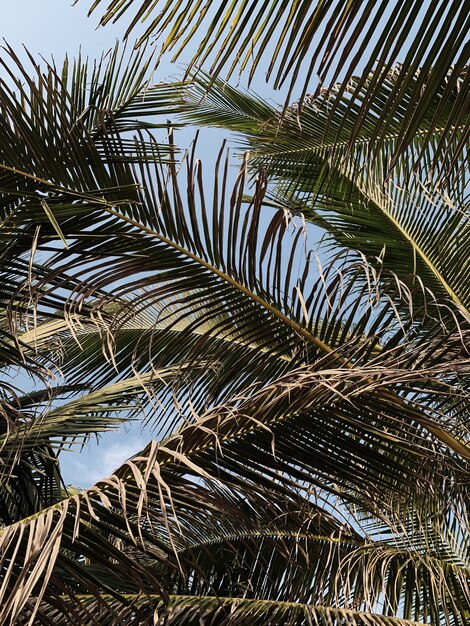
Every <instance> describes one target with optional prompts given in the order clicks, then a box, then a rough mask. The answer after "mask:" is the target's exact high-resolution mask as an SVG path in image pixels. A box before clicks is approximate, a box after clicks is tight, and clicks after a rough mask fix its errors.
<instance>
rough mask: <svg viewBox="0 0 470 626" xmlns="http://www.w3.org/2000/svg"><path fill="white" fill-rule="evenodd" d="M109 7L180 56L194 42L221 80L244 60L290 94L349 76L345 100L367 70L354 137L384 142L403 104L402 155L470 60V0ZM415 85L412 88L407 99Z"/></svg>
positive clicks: (197, 61)
mask: <svg viewBox="0 0 470 626" xmlns="http://www.w3.org/2000/svg"><path fill="white" fill-rule="evenodd" d="M101 5H102V0H96V1H95V2H93V3H92V5H91V9H90V12H92V11H95V10H97V9H101ZM102 14H103V17H102V19H101V23H102V24H106V23H107V22H111V21H116V20H119V19H121V18H122V17H123V16H124V18H126V17H127V19H128V23H129V28H128V30H127V34H129V33H130V32H131V31H132V30H133V29H134V27H136V26H137V24H138V23H139V22H141V21H143V22H147V28H146V30H145V31H144V34H143V35H142V37H141V40H140V41H141V42H142V41H144V40H147V39H149V38H151V37H152V36H155V37H156V38H157V39H158V38H161V39H162V48H161V50H162V53H164V52H166V51H169V50H173V51H174V57H173V59H176V58H177V57H179V56H180V54H181V52H182V51H183V50H184V49H188V48H189V47H191V50H194V51H195V52H194V53H192V52H191V53H190V57H189V58H190V67H191V66H193V65H196V66H198V67H203V68H205V69H206V70H208V71H209V73H210V75H211V77H212V79H215V78H217V76H218V75H219V74H224V75H226V76H227V78H229V77H230V76H231V75H233V74H234V72H235V70H236V69H237V68H239V69H240V71H243V70H245V69H247V68H248V67H249V66H251V67H250V71H249V80H250V81H251V80H252V79H253V78H254V76H255V73H256V70H259V72H261V71H264V72H265V73H266V77H267V80H268V81H271V82H272V84H273V86H274V88H280V87H281V86H283V85H284V84H287V86H288V89H287V102H289V101H290V100H291V99H292V92H293V89H294V86H295V85H296V84H298V85H300V93H301V99H303V98H304V96H305V94H306V93H307V92H308V90H309V89H310V90H312V82H313V81H312V79H313V78H315V79H317V80H316V82H317V84H318V87H317V91H316V92H315V95H318V94H319V93H320V91H321V90H322V89H323V87H324V86H325V85H326V86H328V85H331V84H334V83H335V82H337V81H338V80H339V81H340V82H341V83H342V86H341V87H340V88H339V101H340V103H341V97H342V96H343V95H344V93H345V90H346V85H347V84H348V81H349V79H350V78H352V77H353V76H354V75H358V76H359V79H358V81H357V85H356V87H355V93H361V91H365V93H366V97H365V98H364V99H363V101H362V105H361V107H359V108H358V109H356V106H355V105H354V98H353V99H352V100H351V104H352V106H351V108H350V109H349V110H348V114H352V115H354V116H355V124H354V126H353V128H352V129H351V134H350V141H351V142H352V141H354V140H356V139H357V138H358V137H360V133H361V132H362V131H363V130H365V129H367V130H372V132H373V134H374V137H375V138H376V141H377V144H378V146H379V147H380V146H381V145H382V142H383V141H384V139H385V137H386V136H387V134H389V133H390V130H391V129H392V128H393V126H394V119H395V115H396V112H397V110H398V109H399V108H403V115H404V117H405V119H406V124H405V125H404V129H405V128H406V130H404V132H402V134H401V137H400V141H399V142H397V144H396V145H395V146H394V151H393V159H396V158H397V157H398V155H400V154H401V153H402V151H403V150H404V149H405V148H406V147H407V146H408V145H409V142H410V141H411V140H412V139H413V138H414V136H415V132H416V130H417V129H418V128H419V126H420V125H421V124H422V122H423V120H425V119H426V117H427V116H428V107H429V105H430V103H431V102H432V100H433V99H434V98H435V96H436V94H437V93H439V91H441V90H444V94H445V95H444V101H445V99H446V98H447V96H448V95H449V94H450V93H451V92H452V91H453V89H454V88H455V86H456V85H457V84H458V82H459V81H460V75H461V72H462V69H463V68H464V67H465V65H466V64H467V63H468V41H467V34H468V26H469V17H468V7H466V5H465V3H462V2H460V1H459V0H452V1H451V2H445V3H443V2H441V1H440V0H432V1H431V2H428V3H427V4H426V5H423V3H422V2H420V1H418V0H413V1H411V2H406V3H401V4H399V5H398V6H397V4H396V2H395V1H394V0H386V1H385V2H378V1H377V0H371V1H370V2H367V3H364V2H350V3H346V4H344V3H343V2H338V1H337V0H303V1H301V2H294V3H286V2H284V1H283V0H276V1H274V2H265V1H264V0H254V1H251V2H246V1H245V0H237V1H236V2H230V3H228V5H220V3H217V2H212V1H210V2H204V3H203V2H201V1H200V0H197V1H194V2H190V1H183V0H180V1H178V2H164V1H158V0H142V1H141V2H137V3H136V2H121V1H120V0H111V1H110V2H108V3H107V7H106V9H105V10H102ZM128 16H129V17H128ZM196 42H197V45H195V44H196ZM372 42H373V43H372ZM398 62H401V63H402V65H401V66H400V67H399V69H398V71H397V80H396V82H395V84H394V86H393V88H392V89H390V90H388V93H386V94H385V97H384V98H383V100H382V106H381V112H380V115H379V117H375V111H374V106H375V104H374V103H375V102H376V101H377V100H376V96H377V92H378V91H380V90H381V89H382V87H383V85H384V84H385V85H386V84H387V82H388V72H389V70H390V69H391V68H392V67H393V66H394V65H396V64H397V63H398ZM372 70H375V71H374V75H373V80H370V79H369V76H370V72H371V71H372ZM418 70H419V71H420V75H419V78H418V80H416V79H415V76H416V72H417V71H418ZM469 81H470V76H469V75H468V74H465V78H464V85H463V89H462V91H460V94H459V96H458V98H457V100H458V103H457V105H456V107H455V108H454V109H453V113H452V125H451V126H449V128H448V130H449V131H450V132H451V133H452V128H455V127H457V126H460V125H462V123H464V119H465V116H466V115H467V113H466V111H468V101H467V99H466V98H467V96H466V94H468V86H469V84H470V82H469ZM405 93H408V96H409V97H408V98H407V99H406V100H405V101H404V99H403V95H404V94H405ZM444 101H443V102H442V103H441V105H440V106H439V107H438V108H437V110H436V112H435V115H436V116H439V115H440V112H441V107H443V106H445V105H444ZM333 109H335V104H333ZM330 127H331V129H332V131H333V133H334V132H335V131H336V130H340V131H341V129H337V128H335V127H334V125H333V124H331V126H330ZM343 134H344V133H343ZM339 137H340V135H338V136H337V137H336V140H338V139H339ZM461 148H462V146H461V145H460V144H459V143H458V142H457V143H456V144H454V145H453V149H452V155H458V154H459V153H460V151H461ZM449 149H450V147H447V150H449ZM439 152H440V150H439ZM446 171H447V172H448V171H449V170H448V169H447V170H446Z"/></svg>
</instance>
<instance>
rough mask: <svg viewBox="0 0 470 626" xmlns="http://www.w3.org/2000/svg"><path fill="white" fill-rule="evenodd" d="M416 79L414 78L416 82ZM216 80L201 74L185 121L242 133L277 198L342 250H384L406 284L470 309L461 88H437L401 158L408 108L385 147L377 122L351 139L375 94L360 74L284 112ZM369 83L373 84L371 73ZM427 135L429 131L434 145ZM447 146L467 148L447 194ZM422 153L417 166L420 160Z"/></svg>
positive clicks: (380, 95)
mask: <svg viewBox="0 0 470 626" xmlns="http://www.w3.org/2000/svg"><path fill="white" fill-rule="evenodd" d="M464 76H465V74H464ZM419 78H420V76H419V75H417V76H415V81H416V83H418V81H419ZM398 79H399V74H398V73H397V72H391V73H390V74H389V75H388V76H387V79H386V81H384V84H383V85H381V87H380V89H379V88H377V90H376V92H375V99H374V100H373V101H372V100H370V101H369V105H368V106H369V107H370V109H371V111H369V119H371V120H373V119H379V118H380V116H381V112H382V108H383V106H384V101H385V100H386V97H387V93H388V92H390V91H391V90H393V89H394V88H395V86H396V81H397V80H398ZM461 80H464V78H461ZM211 81H212V79H211V78H210V77H208V76H207V77H205V78H204V77H203V76H202V75H200V74H199V75H198V76H197V77H196V79H195V83H194V87H193V89H190V90H189V91H188V92H187V93H188V95H187V96H186V97H187V99H188V106H189V104H190V103H191V104H192V107H193V109H192V110H186V111H183V113H182V114H183V116H184V117H186V118H187V119H190V120H191V121H193V122H196V123H199V124H208V125H215V126H221V127H224V128H228V129H230V130H232V131H236V132H237V133H239V134H240V135H241V136H242V141H243V143H244V145H245V146H246V147H247V148H248V149H250V156H251V159H252V160H253V165H254V167H255V168H256V167H259V166H261V167H263V168H266V170H267V172H268V174H269V175H270V176H271V177H273V179H274V180H277V182H278V188H277V192H276V196H277V199H278V201H280V202H281V203H282V202H285V203H286V206H288V207H290V208H291V209H293V210H294V211H298V212H302V213H303V214H304V215H305V216H306V217H307V219H309V220H311V221H313V222H314V223H317V224H318V225H319V226H320V227H322V228H325V229H326V230H328V231H329V232H330V233H331V234H332V235H333V237H334V239H335V240H336V241H337V242H339V243H340V244H342V245H343V246H347V247H349V248H356V249H359V250H361V251H362V252H363V253H365V254H367V255H369V256H382V257H383V259H384V263H385V265H386V266H387V267H389V268H391V269H393V271H395V272H396V273H397V274H398V275H399V276H400V277H401V278H402V279H403V280H406V281H411V283H412V281H413V280H416V279H414V278H413V277H414V276H415V277H417V279H418V280H420V281H421V282H422V283H423V284H424V286H425V287H426V288H427V289H429V290H430V291H431V292H433V293H435V294H436V295H438V294H442V296H443V297H450V298H451V299H452V300H453V301H454V303H456V304H457V305H458V306H461V307H463V310H465V311H466V312H467V316H468V315H470V314H469V313H468V311H469V309H470V300H469V291H468V281H467V279H466V276H467V272H468V264H467V260H468V258H469V254H470V251H469V250H468V242H469V241H470V237H469V236H468V229H469V219H468V208H467V207H468V197H467V196H468V189H467V187H468V182H467V178H466V177H467V173H466V168H465V160H466V158H467V148H466V147H465V137H466V133H467V129H468V119H462V123H461V126H459V127H453V128H452V132H450V131H449V124H450V125H452V111H453V109H454V106H455V105H456V103H457V100H458V97H459V90H454V92H451V93H448V92H447V91H446V90H445V89H444V90H442V91H440V92H438V93H437V94H436V97H435V99H434V100H433V101H431V102H429V104H428V107H427V109H426V114H425V115H424V117H423V121H422V125H421V126H420V127H418V128H417V129H416V130H415V136H414V138H413V139H412V140H411V142H410V144H409V146H408V147H407V148H406V150H404V151H403V153H402V155H401V156H400V157H399V158H398V159H395V157H394V154H395V151H396V148H397V145H398V143H399V142H401V141H402V135H403V131H402V129H403V128H404V126H405V125H406V119H405V115H404V111H405V107H404V106H403V107H400V108H398V109H397V111H396V112H395V117H394V123H393V126H392V127H390V129H389V132H388V133H387V134H386V135H384V136H383V141H382V143H381V145H380V149H378V148H377V146H376V136H375V134H374V129H373V123H372V122H371V123H370V124H369V126H368V127H367V128H362V129H361V131H360V133H359V135H358V137H357V139H356V141H355V142H353V143H352V144H351V142H350V135H351V132H352V129H353V128H354V126H355V124H356V120H357V115H358V112H359V110H360V108H361V106H362V103H363V102H364V100H365V99H366V98H368V97H369V96H368V93H367V88H366V87H365V86H364V87H363V88H361V89H360V90H359V91H357V90H356V87H357V85H358V84H359V81H358V80H356V79H354V80H353V81H352V82H351V83H350V85H348V86H347V88H346V92H345V93H344V95H343V96H342V97H341V92H342V90H343V86H341V85H340V86H338V87H337V88H336V89H335V90H334V93H333V94H332V93H331V92H325V93H323V94H320V95H319V96H318V97H312V98H309V99H308V100H307V101H306V102H305V104H304V106H303V107H302V109H301V110H300V111H299V110H298V109H297V107H293V108H291V109H289V110H288V111H287V112H286V113H283V114H281V113H280V112H278V111H276V110H275V109H274V108H273V107H269V106H268V105H266V104H265V103H263V102H262V101H261V100H260V99H259V98H257V97H252V96H250V95H249V94H248V93H243V92H240V91H238V90H236V89H234V88H232V87H230V86H227V85H224V84H223V83H221V82H217V81H216V82H215V83H214V84H213V85H212V88H211V91H210V93H208V94H207V93H206V89H207V88H208V85H209V83H210V82H211ZM369 81H370V82H373V81H374V75H373V74H372V75H371V76H370V77H369ZM336 96H337V97H336ZM410 97H411V94H410V92H406V91H405V92H403V102H404V103H406V101H407V100H408V99H409V98H410ZM437 111H439V115H437ZM436 118H437V119H436ZM338 135H340V137H338ZM426 135H432V139H429V140H428V141H427V143H426V142H424V139H423V138H424V137H425V136H426ZM450 144H455V145H457V144H459V145H460V146H461V148H462V153H461V156H460V157H459V159H457V160H454V161H453V173H452V175H450V177H449V180H448V182H449V183H450V184H449V187H448V188H447V187H446V189H445V190H443V189H442V188H440V187H439V168H440V165H439V163H438V164H437V169H436V168H435V166H434V161H435V157H436V155H437V151H438V149H442V148H443V147H444V146H445V145H450ZM417 157H419V168H416V167H415V166H414V164H415V160H416V158H417ZM443 161H444V162H445V161H446V158H444V160H443ZM392 163H394V164H395V165H396V167H395V169H392ZM440 163H441V165H442V161H440Z"/></svg>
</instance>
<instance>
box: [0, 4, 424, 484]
mask: <svg viewBox="0 0 470 626" xmlns="http://www.w3.org/2000/svg"><path fill="white" fill-rule="evenodd" d="M89 4H90V3H87V2H84V1H83V0H82V1H81V2H79V3H78V4H77V5H75V6H72V3H71V2H64V0H42V1H41V2H38V0H15V2H7V3H4V6H2V19H1V26H0V34H1V37H2V39H3V40H4V41H5V42H7V43H8V44H9V45H11V46H12V47H13V48H14V50H15V51H16V52H17V53H20V51H21V48H22V46H23V45H24V46H26V48H27V49H28V50H29V51H30V52H31V53H32V54H33V55H34V56H36V55H41V56H42V57H43V58H44V59H46V60H48V61H50V60H51V57H53V59H54V61H55V63H56V65H57V66H59V67H60V65H61V63H62V61H63V59H64V57H65V55H66V54H67V55H68V56H69V58H73V56H75V55H76V54H77V52H78V51H79V49H80V48H81V50H82V54H83V55H84V56H88V57H89V58H90V59H93V58H99V56H100V55H101V54H102V53H103V52H104V51H107V50H109V49H110V48H112V47H113V46H114V45H115V43H116V40H119V39H120V38H121V37H122V34H123V32H124V28H125V24H124V23H118V24H114V25H113V24H110V25H108V26H107V27H106V28H97V24H98V19H99V12H96V13H95V14H94V15H93V16H92V17H91V18H89V17H87V10H88V8H89ZM425 4H426V3H423V5H425ZM423 8H425V7H423ZM139 32H140V31H139V29H138V28H137V29H136V30H135V31H134V37H135V38H137V37H138V35H139ZM410 34H412V33H410ZM371 43H373V42H371ZM190 54H191V51H187V52H186V57H189V56H190ZM184 63H185V56H183V57H181V58H180V59H179V62H178V64H176V65H172V64H170V62H169V60H168V59H167V58H164V59H163V61H162V62H161V64H160V66H159V68H158V70H157V71H156V73H155V80H156V81H161V80H167V79H175V78H178V77H180V76H181V73H182V67H183V66H184ZM258 77H259V80H258V81H256V85H255V90H256V92H257V93H258V94H260V95H263V96H264V97H266V98H268V99H272V100H274V101H277V102H282V101H283V94H282V93H277V94H276V95H275V96H273V92H272V91H271V90H270V89H269V88H268V87H267V86H266V84H265V83H264V80H262V72H260V73H259V74H258ZM222 137H223V135H222V134H221V133H220V132H218V131H214V130H205V131H204V134H203V135H202V137H201V140H200V141H199V154H200V156H201V157H202V158H203V160H205V159H206V158H207V159H208V160H209V162H213V160H214V154H216V153H217V150H215V149H214V146H217V145H220V143H221V141H222ZM191 138H192V131H191V130H189V131H186V132H185V133H184V136H183V137H182V136H181V135H180V137H179V140H178V141H179V143H180V145H183V146H185V145H187V144H189V142H190V141H191ZM207 171H210V165H209V167H206V172H207ZM16 383H17V384H18V385H19V386H23V381H20V380H18V381H16ZM150 436H151V435H150V434H149V433H145V432H142V431H141V427H140V424H139V423H135V424H133V425H131V426H126V427H124V428H123V429H121V431H120V432H118V433H107V434H106V435H105V436H104V437H102V439H101V441H100V442H99V444H98V446H97V443H96V442H95V441H93V442H91V443H89V444H88V445H87V446H86V447H85V449H84V450H83V451H82V453H81V454H78V453H77V452H78V451H75V452H70V453H64V454H63V455H62V458H61V464H62V468H63V473H64V478H65V481H66V482H67V483H72V484H74V485H76V486H77V487H80V488H81V487H86V486H89V485H90V484H92V483H94V482H95V481H97V480H98V479H99V478H102V477H104V476H106V475H108V474H109V473H111V472H112V471H113V469H115V468H116V467H117V466H119V465H120V464H121V463H122V462H123V461H124V460H125V459H127V458H128V457H129V456H131V455H132V454H134V453H135V452H137V451H138V450H140V449H141V448H142V447H143V446H144V445H145V444H146V443H147V442H148V439H149V438H150Z"/></svg>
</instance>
